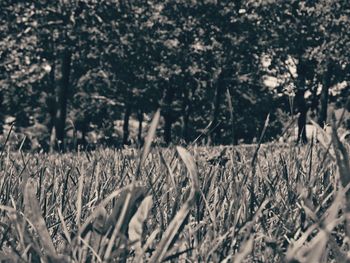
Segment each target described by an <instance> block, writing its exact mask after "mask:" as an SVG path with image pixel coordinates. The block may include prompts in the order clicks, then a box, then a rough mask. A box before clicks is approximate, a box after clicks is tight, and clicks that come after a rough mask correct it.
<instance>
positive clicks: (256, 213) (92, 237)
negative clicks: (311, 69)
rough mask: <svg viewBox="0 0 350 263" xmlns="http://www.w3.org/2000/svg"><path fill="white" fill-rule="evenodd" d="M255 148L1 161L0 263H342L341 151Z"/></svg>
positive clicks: (16, 156)
mask: <svg viewBox="0 0 350 263" xmlns="http://www.w3.org/2000/svg"><path fill="white" fill-rule="evenodd" d="M334 140H336V138H335V139H334ZM259 148H260V149H259V151H257V149H258V145H253V146H236V147H212V148H206V147H196V146H191V147H188V148H187V150H186V149H185V148H182V147H170V148H158V147H156V146H155V147H153V148H152V149H151V148H150V144H147V143H146V145H145V148H144V150H143V152H141V151H138V150H136V149H126V150H111V149H98V150H96V151H93V152H77V153H66V154H30V153H21V152H6V151H3V152H2V154H1V157H0V158H1V159H0V167H1V169H0V173H1V176H0V200H1V205H0V213H1V217H0V218H1V222H0V261H1V262H28V261H29V262H40V261H42V262H132V261H133V262H142V261H144V262H161V261H173V262H349V260H350V255H349V252H348V251H349V237H350V235H349V230H350V228H349V215H350V214H349V201H347V200H349V196H348V194H347V190H348V188H349V187H346V188H345V189H344V188H343V186H345V185H346V184H347V183H348V182H349V171H350V170H349V157H348V155H347V152H346V150H349V147H348V145H344V144H341V143H339V141H337V143H334V146H333V147H332V148H331V149H330V150H329V151H328V152H327V149H325V148H324V147H322V145H313V144H309V145H306V146H302V147H296V146H294V145H279V144H267V145H260V146H259ZM334 149H336V150H334Z"/></svg>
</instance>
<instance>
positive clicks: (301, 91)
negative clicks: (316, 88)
mask: <svg viewBox="0 0 350 263" xmlns="http://www.w3.org/2000/svg"><path fill="white" fill-rule="evenodd" d="M306 71H307V65H306V63H305V62H304V61H302V59H299V63H298V65H297V72H298V87H297V92H296V94H295V103H296V106H297V108H298V112H299V113H300V115H299V119H298V137H297V143H300V142H302V143H307V137H306V129H305V126H306V116H307V111H308V107H307V104H306V100H305V97H304V95H305V91H306V77H305V73H306Z"/></svg>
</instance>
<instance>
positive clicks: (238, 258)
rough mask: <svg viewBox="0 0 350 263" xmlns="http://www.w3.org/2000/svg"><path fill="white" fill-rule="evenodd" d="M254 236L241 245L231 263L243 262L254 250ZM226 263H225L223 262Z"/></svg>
mask: <svg viewBox="0 0 350 263" xmlns="http://www.w3.org/2000/svg"><path fill="white" fill-rule="evenodd" d="M254 238H255V236H254V235H251V236H250V238H249V239H248V240H247V241H246V242H244V244H242V245H241V248H240V250H239V252H238V253H237V254H236V255H235V257H234V260H233V262H243V260H244V259H245V258H246V257H247V256H248V255H249V254H250V253H251V252H252V251H253V248H254ZM224 262H227V261H224Z"/></svg>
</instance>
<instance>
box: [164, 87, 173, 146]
mask: <svg viewBox="0 0 350 263" xmlns="http://www.w3.org/2000/svg"><path fill="white" fill-rule="evenodd" d="M174 95H175V91H174V88H172V87H169V88H168V89H167V90H166V93H165V96H164V102H165V107H164V109H163V117H164V141H165V143H166V144H169V143H171V139H172V138H171V137H172V136H171V128H172V124H173V122H174V117H173V112H172V108H171V104H172V102H173V99H174Z"/></svg>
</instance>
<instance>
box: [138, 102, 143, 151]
mask: <svg viewBox="0 0 350 263" xmlns="http://www.w3.org/2000/svg"><path fill="white" fill-rule="evenodd" d="M137 119H138V121H139V129H138V134H137V140H138V143H139V145H140V146H141V145H142V144H143V141H142V123H143V112H142V110H141V109H139V110H138V112H137Z"/></svg>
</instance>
